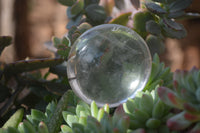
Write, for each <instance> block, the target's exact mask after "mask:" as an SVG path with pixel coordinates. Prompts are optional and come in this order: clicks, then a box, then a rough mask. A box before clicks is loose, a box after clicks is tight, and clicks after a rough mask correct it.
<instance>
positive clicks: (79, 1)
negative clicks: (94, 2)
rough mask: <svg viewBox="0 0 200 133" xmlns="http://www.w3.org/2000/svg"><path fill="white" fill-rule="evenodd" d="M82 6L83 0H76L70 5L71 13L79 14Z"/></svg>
mask: <svg viewBox="0 0 200 133" xmlns="http://www.w3.org/2000/svg"><path fill="white" fill-rule="evenodd" d="M83 7H84V0H77V1H76V3H75V4H73V5H72V6H71V14H72V15H77V14H79V13H80V12H81V11H82V10H83Z"/></svg>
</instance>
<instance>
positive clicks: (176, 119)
mask: <svg viewBox="0 0 200 133" xmlns="http://www.w3.org/2000/svg"><path fill="white" fill-rule="evenodd" d="M184 114H185V112H181V113H179V114H177V115H175V116H173V117H171V118H170V119H168V121H167V126H168V127H169V128H170V129H172V130H182V129H185V128H187V127H189V126H190V125H191V124H192V122H191V121H188V120H186V119H185V117H184Z"/></svg>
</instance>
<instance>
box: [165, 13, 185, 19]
mask: <svg viewBox="0 0 200 133" xmlns="http://www.w3.org/2000/svg"><path fill="white" fill-rule="evenodd" d="M184 15H186V13H185V11H177V12H169V14H168V15H167V17H168V18H179V17H181V16H184Z"/></svg>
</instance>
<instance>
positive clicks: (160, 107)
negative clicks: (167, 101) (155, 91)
mask: <svg viewBox="0 0 200 133" xmlns="http://www.w3.org/2000/svg"><path fill="white" fill-rule="evenodd" d="M165 106H166V105H164V103H163V102H162V101H161V100H158V101H157V103H156V104H154V107H153V110H152V116H153V118H156V119H161V118H162V117H163V116H164V115H165V114H164V111H165Z"/></svg>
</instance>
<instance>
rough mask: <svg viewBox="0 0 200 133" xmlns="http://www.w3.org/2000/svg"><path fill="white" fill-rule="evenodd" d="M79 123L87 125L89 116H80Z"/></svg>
mask: <svg viewBox="0 0 200 133" xmlns="http://www.w3.org/2000/svg"><path fill="white" fill-rule="evenodd" d="M78 123H80V124H83V125H87V117H79V120H78Z"/></svg>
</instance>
